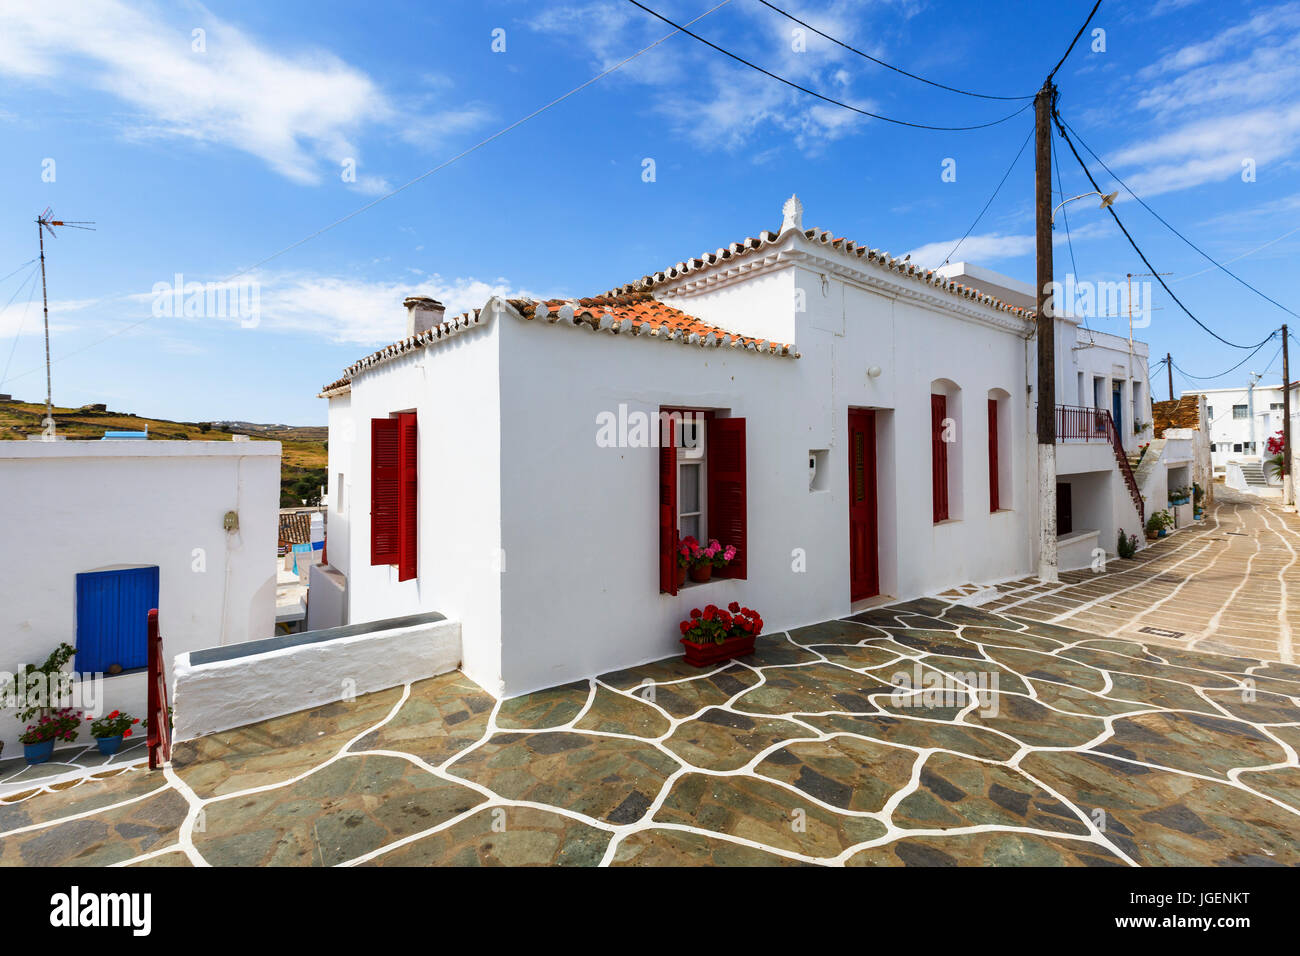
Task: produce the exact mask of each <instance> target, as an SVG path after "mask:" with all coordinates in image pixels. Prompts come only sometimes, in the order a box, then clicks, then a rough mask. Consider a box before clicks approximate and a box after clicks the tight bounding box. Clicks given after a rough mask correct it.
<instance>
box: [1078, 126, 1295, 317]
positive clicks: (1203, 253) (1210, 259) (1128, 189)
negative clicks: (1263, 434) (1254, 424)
mask: <svg viewBox="0 0 1300 956" xmlns="http://www.w3.org/2000/svg"><path fill="white" fill-rule="evenodd" d="M1060 122H1061V123H1063V124H1064V125H1065V126H1066V127H1067V128H1069V130H1070V132H1071V133H1074V137H1075V139H1077V140H1078V141H1079V145H1080V146H1082V147H1083V148H1084V149H1086V150H1087V151H1088V152H1089V154H1091V156H1092V158H1093V159H1095V160H1096V161H1097V162H1098V163H1099V164H1100V165H1101V168H1102V169H1104V170H1106V172H1107V173H1109V174H1110V177H1111V178H1112V179H1114V180H1115V182H1117V183H1119V184H1120V185H1121V186H1122V187H1124V190H1125V191H1126V192H1127V193H1128V194H1129V195H1130V196H1132V197H1133V198H1134V199H1136V200H1137V201H1138V203H1140V204H1141V206H1142V208H1143V209H1145V210H1146V211H1147V212H1149V213H1151V215H1153V216H1155V217H1156V219H1158V220H1159V221H1160V224H1161V225H1163V226H1164V227H1165V228H1166V229H1168V230H1169V231H1170V232H1172V233H1173V234H1174V235H1175V236H1177V237H1178V238H1179V239H1181V240H1182V241H1183V242H1185V243H1186V244H1187V245H1189V246H1191V247H1192V248H1193V249H1194V250H1196V252H1197V253H1199V254H1200V255H1201V257H1202V258H1204V259H1205V260H1206V261H1207V262H1210V263H1211V264H1212V265H1213V266H1214V268H1216V269H1219V270H1220V271H1222V272H1224V273H1226V274H1227V275H1229V276H1231V277H1232V278H1234V279H1236V280H1237V281H1238V282H1240V283H1241V284H1242V285H1244V286H1245V287H1246V288H1247V289H1249V290H1250V291H1251V292H1253V293H1255V294H1256V295H1257V296H1259V297H1260V298H1262V299H1265V300H1266V301H1268V302H1271V303H1272V304H1273V305H1275V306H1277V307H1278V308H1279V309H1281V310H1282V311H1283V312H1285V313H1287V314H1288V315H1292V316H1295V317H1296V318H1297V319H1300V313H1296V312H1293V311H1291V310H1290V309H1288V308H1287V307H1286V306H1284V305H1283V304H1282V303H1281V302H1278V301H1277V300H1276V299H1274V298H1272V297H1271V296H1269V295H1266V294H1265V293H1263V292H1261V291H1260V290H1259V289H1257V288H1255V287H1254V286H1253V285H1251V284H1250V283H1249V282H1247V281H1246V280H1245V279H1243V278H1242V277H1241V276H1239V275H1237V274H1236V273H1235V272H1233V271H1232V270H1231V269H1229V268H1227V267H1226V266H1225V265H1224V264H1223V263H1221V262H1219V261H1218V260H1217V259H1215V258H1214V257H1213V256H1212V255H1210V254H1209V253H1208V252H1206V251H1205V250H1204V249H1202V248H1201V247H1200V246H1198V245H1197V244H1196V243H1194V242H1192V240H1190V239H1188V238H1187V237H1186V236H1184V235H1183V234H1182V233H1181V232H1179V231H1178V230H1177V229H1176V228H1174V226H1173V225H1172V224H1171V223H1170V222H1169V221H1168V220H1167V219H1165V217H1164V216H1162V215H1160V213H1158V212H1156V211H1155V210H1154V209H1152V208H1151V207H1150V206H1149V205H1147V202H1146V200H1145V199H1143V198H1142V197H1141V196H1139V195H1138V194H1137V193H1135V192H1134V191H1133V189H1132V188H1131V187H1130V186H1129V184H1128V183H1126V182H1124V180H1122V179H1120V178H1119V176H1117V175H1115V171H1114V170H1112V169H1111V168H1110V167H1109V166H1107V165H1106V161H1105V160H1103V159H1102V158H1101V157H1100V156H1098V155H1097V154H1096V152H1094V151H1093V149H1092V147H1091V146H1089V145H1088V144H1087V143H1085V142H1084V141H1083V137H1082V136H1080V135H1079V133H1078V131H1077V130H1076V129H1075V128H1074V127H1073V126H1070V124H1069V123H1066V122H1065V120H1063V119H1062V120H1060ZM1295 231H1297V230H1292V232H1295ZM1287 235H1290V233H1288V234H1287ZM1279 238H1285V236H1283V237H1279ZM1273 241H1274V242H1277V241H1278V240H1277V239H1275V240H1273ZM1266 245H1268V243H1266ZM1260 248H1263V246H1261V247H1260ZM1206 271H1209V270H1206Z"/></svg>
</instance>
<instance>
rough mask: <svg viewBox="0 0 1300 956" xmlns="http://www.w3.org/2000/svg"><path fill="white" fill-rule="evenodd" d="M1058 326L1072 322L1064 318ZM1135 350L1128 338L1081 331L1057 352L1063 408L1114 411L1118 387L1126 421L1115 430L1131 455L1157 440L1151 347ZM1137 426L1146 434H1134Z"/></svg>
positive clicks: (1137, 346) (1140, 346) (1137, 345)
mask: <svg viewBox="0 0 1300 956" xmlns="http://www.w3.org/2000/svg"><path fill="white" fill-rule="evenodd" d="M1059 323H1072V320H1068V319H1062V320H1059ZM1059 323H1058V324H1059ZM1132 348H1133V351H1132V353H1130V352H1129V340H1128V339H1127V338H1125V337H1123V336H1119V335H1111V334H1109V333H1107V332H1098V331H1095V330H1089V329H1086V328H1082V327H1079V328H1076V329H1074V330H1073V331H1072V332H1071V333H1070V334H1069V335H1067V336H1063V337H1061V339H1060V340H1059V341H1058V344H1057V353H1056V354H1057V360H1056V362H1057V370H1058V372H1057V376H1058V384H1057V400H1058V401H1059V402H1060V403H1061V404H1063V405H1078V406H1083V407H1085V408H1101V409H1105V410H1106V411H1112V408H1111V392H1112V388H1113V387H1114V385H1116V384H1118V385H1119V387H1120V394H1121V403H1120V411H1121V418H1120V420H1118V421H1116V422H1115V427H1116V428H1117V429H1118V430H1119V436H1120V438H1121V439H1122V440H1123V443H1124V448H1125V450H1126V451H1129V452H1134V451H1136V450H1137V448H1138V446H1139V445H1141V444H1142V443H1143V442H1147V441H1150V440H1151V437H1152V430H1151V382H1150V379H1149V376H1148V374H1147V364H1148V349H1147V344H1146V343H1145V342H1138V341H1134V342H1133V346H1132ZM1081 379H1082V391H1080V380H1081ZM1135 392H1136V408H1135V407H1134V405H1135V394H1134V393H1135ZM1099 393H1100V394H1099ZM1135 421H1137V422H1139V423H1140V424H1141V425H1142V426H1143V429H1142V431H1141V433H1135V432H1134V430H1133V424H1134V422H1135Z"/></svg>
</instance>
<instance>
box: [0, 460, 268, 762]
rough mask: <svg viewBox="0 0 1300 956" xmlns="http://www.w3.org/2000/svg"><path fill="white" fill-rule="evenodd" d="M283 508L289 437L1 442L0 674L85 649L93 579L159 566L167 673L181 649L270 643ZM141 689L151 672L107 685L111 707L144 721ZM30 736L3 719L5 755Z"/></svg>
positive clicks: (0, 735)
mask: <svg viewBox="0 0 1300 956" xmlns="http://www.w3.org/2000/svg"><path fill="white" fill-rule="evenodd" d="M279 503H280V443H279V442H260V441H246V442H245V441H240V442H234V441H221V442H217V441H58V442H37V441H6V442H0V529H3V530H0V538H2V540H3V545H2V546H0V671H7V672H11V673H12V672H17V671H20V670H21V669H22V667H23V665H25V664H28V663H33V664H39V663H41V662H42V661H44V660H45V658H46V657H48V656H49V654H50V652H51V651H52V650H54V648H55V647H56V646H57V645H58V644H59V643H60V642H62V641H66V642H67V643H69V644H73V645H75V644H76V633H77V619H76V615H77V599H76V576H77V575H78V574H79V573H82V572H89V571H106V570H111V569H117V568H127V567H134V566H143V565H157V566H158V578H159V582H158V592H159V596H158V606H159V608H158V610H159V620H160V622H161V626H162V635H163V641H164V650H165V652H166V657H167V661H168V668H169V670H170V664H171V659H172V657H173V655H176V654H182V653H185V652H187V651H191V650H196V649H198V648H203V647H211V646H213V645H217V644H233V643H237V642H241V641H248V640H255V639H258V638H264V637H270V636H271V635H272V633H273V631H274V627H275V547H276V540H277V536H278V513H279V512H278V508H279ZM227 511H236V512H238V514H239V530H238V532H227V531H226V530H225V529H224V528H223V526H222V518H223V516H224V514H225V513H226V512H227ZM76 666H77V661H76V658H75V657H74V658H73V661H72V668H73V669H74V670H75V669H76ZM170 676H171V675H170V673H169V675H168V677H169V679H170ZM145 684H146V681H145V674H144V672H143V671H131V672H128V673H124V674H120V675H117V676H113V677H106V678H105V679H104V695H105V703H106V704H107V708H108V709H109V710H111V709H113V708H119V709H122V710H126V711H129V712H131V713H132V714H135V715H137V716H140V717H143V716H144V713H145V708H146V703H147V700H146V690H145ZM20 731H21V727H20V726H19V723H18V721H17V720H15V719H14V714H13V712H12V711H3V712H0V740H3V741H4V756H6V757H10V756H14V755H15V754H16V753H17V752H18V751H19V750H20V749H21V748H20V745H19V744H18V742H17V738H18V733H19V732H20ZM87 736H88V734H83V739H86V737H87Z"/></svg>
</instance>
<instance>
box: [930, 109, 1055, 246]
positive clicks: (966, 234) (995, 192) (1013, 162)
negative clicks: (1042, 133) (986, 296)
mask: <svg viewBox="0 0 1300 956" xmlns="http://www.w3.org/2000/svg"><path fill="white" fill-rule="evenodd" d="M1033 136H1034V128H1033V127H1032V126H1031V127H1030V128H1029V135H1028V136H1026V137H1025V141H1024V142H1023V143H1021V144H1020V149H1019V150H1018V151H1017V152H1016V158H1015V159H1013V160H1011V165H1010V166H1008V167H1007V171H1006V172H1005V173H1003V174H1002V179H1000V180H999V181H998V185H997V188H996V189H994V190H993V195H992V196H990V197H989V201H988V202H986V203H985V204H984V208H983V209H981V210H980V214H979V215H978V216H976V217H975V221H974V222H972V223H971V224H970V228H969V229H967V230H966V231H965V232H964V233H963V234H962V237H961V238H960V239H958V240H957V245H955V246H953V247H952V252H950V253H948V255H947V256H946V257H945V258H944V260H943V264H944V265H947V264H948V262H949V261H950V260H951V259H952V257H953V256H955V255H956V254H957V250H958V249H960V248H961V244H962V243H963V242H965V241H966V239H967V237H969V236H970V234H971V233H972V232H974V231H975V227H976V226H978V225H979V223H980V220H981V219H983V218H984V214H985V213H986V212H988V211H989V206H991V205H993V200H995V199H997V198H998V193H999V192H1000V191H1001V189H1002V185H1003V184H1004V183H1005V182H1006V181H1007V177H1008V176H1010V175H1011V171H1012V170H1013V169H1015V168H1016V163H1018V162H1020V157H1021V155H1022V154H1023V153H1024V151H1025V147H1026V146H1028V145H1029V141H1030V140H1031V139H1032V138H1033Z"/></svg>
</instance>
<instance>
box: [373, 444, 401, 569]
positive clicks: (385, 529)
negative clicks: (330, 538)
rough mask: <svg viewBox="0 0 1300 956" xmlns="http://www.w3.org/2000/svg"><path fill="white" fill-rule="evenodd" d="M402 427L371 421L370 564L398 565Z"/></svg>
mask: <svg viewBox="0 0 1300 956" xmlns="http://www.w3.org/2000/svg"><path fill="white" fill-rule="evenodd" d="M399 484H400V481H399V468H398V428H397V419H395V418H372V419H371V420H370V563H371V564H396V563H397V556H398V551H399V542H398V527H397V525H398V510H399V503H398V502H399V497H400V495H399V490H398V486H399Z"/></svg>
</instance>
